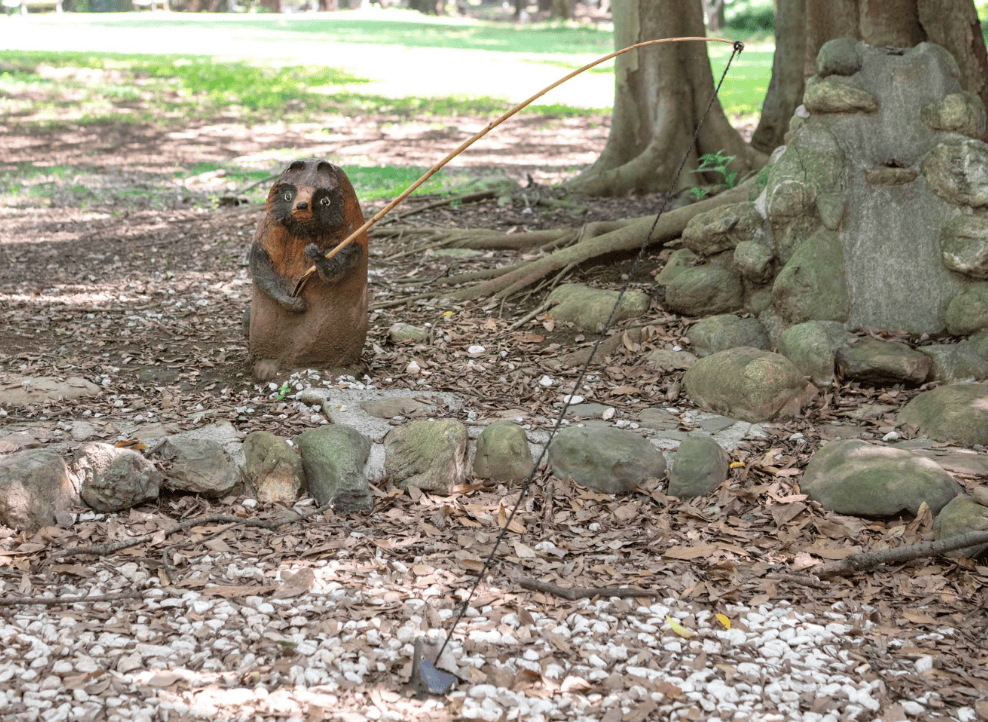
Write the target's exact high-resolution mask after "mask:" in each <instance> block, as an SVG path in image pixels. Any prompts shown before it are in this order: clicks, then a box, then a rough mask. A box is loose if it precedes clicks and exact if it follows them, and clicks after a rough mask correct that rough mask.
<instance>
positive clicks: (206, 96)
mask: <svg viewBox="0 0 988 722" xmlns="http://www.w3.org/2000/svg"><path fill="white" fill-rule="evenodd" d="M612 47H613V34H612V33H611V32H610V30H608V29H599V28H594V27H589V26H575V25H548V24H541V25H539V24H533V25H522V26H516V25H512V24H505V23H491V22H480V21H471V20H458V19H450V18H434V17H433V18H430V17H426V16H424V15H421V14H419V13H414V12H407V11H398V10H388V11H375V12H364V13H359V12H338V13H322V14H302V15H294V16H284V15H281V16H279V15H226V14H209V15H207V14H195V15H193V14H180V13H172V14H170V15H164V14H161V13H158V14H156V15H155V16H150V15H149V14H147V13H143V14H135V13H119V14H88V13H65V14H63V15H62V16H56V15H54V14H51V13H47V14H31V15H30V16H29V17H27V18H21V17H19V16H10V17H0V122H2V123H3V124H4V125H6V126H8V127H11V126H21V127H22V128H33V129H36V130H38V131H46V130H47V131H51V132H59V131H60V130H62V129H66V128H71V127H73V126H80V125H83V126H84V125H91V124H103V123H115V124H121V123H122V124H136V125H150V126H153V127H155V128H164V129H167V128H182V127H183V126H188V125H190V124H195V123H199V124H202V123H213V122H226V123H231V122H232V123H241V124H247V125H251V124H257V123H266V122H268V123H269V122H278V121H285V122H288V123H293V122H312V121H314V120H318V119H319V118H325V117H326V116H344V117H360V116H366V115H376V116H387V117H393V118H394V119H395V121H396V122H402V121H403V120H405V119H412V118H416V119H420V120H421V119H428V118H430V117H432V118H437V119H440V118H450V117H454V116H458V115H469V116H480V117H489V118H494V117H496V116H498V115H500V114H501V113H503V112H504V111H506V110H507V109H508V108H509V107H510V106H511V105H512V104H513V103H515V102H519V101H520V100H523V99H525V98H527V97H528V96H530V95H532V94H533V93H534V92H536V91H537V90H539V89H540V88H541V87H543V86H545V85H548V84H549V83H550V82H553V81H555V80H557V79H558V78H559V77H561V76H563V75H565V74H566V73H568V72H569V71H571V70H574V69H576V68H578V67H580V66H582V65H584V64H586V63H587V62H589V61H591V60H593V59H594V58H596V57H598V56H600V55H603V54H606V53H608V52H610V51H611V50H612ZM696 49H697V51H698V52H703V51H704V49H703V48H702V46H701V45H699V44H697V45H696ZM707 49H708V50H709V54H710V58H711V62H712V66H713V71H714V74H715V77H719V76H720V73H721V72H722V70H723V67H724V64H725V62H726V60H727V58H728V56H729V55H730V47H729V46H727V45H723V44H710V45H708V46H707ZM771 63H772V50H771V47H770V46H766V45H765V44H764V43H761V44H759V45H755V46H753V47H751V48H750V49H747V50H745V52H744V53H743V54H742V55H741V57H740V58H739V59H736V60H735V62H734V64H733V65H732V68H731V72H730V75H729V76H728V79H727V80H726V81H725V83H724V86H723V88H722V90H721V102H722V104H723V105H724V107H725V110H726V111H727V112H728V114H729V115H731V116H732V117H737V116H748V117H750V116H753V115H756V114H757V113H758V111H759V110H760V107H761V102H762V98H763V97H764V93H765V89H766V88H767V87H768V80H769V77H770V74H771ZM613 88H614V73H613V61H612V62H609V63H607V64H604V65H602V66H600V67H598V68H594V69H593V70H592V71H590V72H587V73H584V74H583V75H581V76H579V77H578V78H576V79H574V80H572V81H570V82H569V83H567V84H566V85H564V86H562V87H561V88H559V89H557V90H555V91H553V92H552V93H550V94H549V95H547V96H546V97H544V98H542V99H540V101H539V102H538V104H537V105H533V106H531V107H529V108H528V109H526V110H525V111H522V112H523V113H525V114H527V115H529V116H533V115H534V116H536V117H545V118H546V119H547V121H549V120H552V119H556V118H560V117H563V118H565V117H575V116H598V117H601V118H603V117H606V116H607V115H609V113H610V108H611V104H612V102H613V92H614V90H613ZM214 165H215V164H214ZM42 170H44V169H42ZM218 170H222V171H223V172H224V174H225V175H226V177H227V179H229V180H230V181H236V183H237V186H238V187H240V186H243V185H246V184H249V183H250V182H252V180H257V179H259V178H255V176H256V175H257V174H258V172H257V171H256V168H237V167H233V166H231V165H228V164H227V165H226V166H225V167H224V168H222V169H219V168H215V167H210V168H198V167H193V168H180V169H178V170H176V171H175V173H176V176H180V177H181V176H184V177H193V176H198V175H201V174H208V173H211V172H216V171H218ZM347 170H348V173H350V174H351V178H355V185H357V186H358V190H359V191H361V195H362V197H374V196H377V195H381V194H386V193H393V192H394V188H395V187H402V186H403V185H406V184H407V183H408V182H411V180H414V178H416V177H417V174H418V170H417V169H409V168H395V167H384V168H380V167H362V168H360V169H357V168H347ZM38 171H39V169H38V168H37V167H35V166H23V165H21V166H18V167H16V168H10V167H8V168H7V169H6V170H2V171H0V193H8V194H9V193H18V192H20V193H26V192H27V191H26V190H24V189H26V188H27V187H28V186H30V187H31V188H32V190H31V191H30V192H31V193H32V194H34V195H35V196H37V195H42V194H44V192H45V188H44V186H43V185H39V184H44V183H50V184H53V185H52V188H56V187H57V188H59V189H62V192H63V197H64V198H65V199H71V197H72V196H71V194H70V195H68V196H65V195H64V194H65V192H67V191H65V189H66V188H76V189H82V188H84V187H85V177H86V176H87V175H88V172H89V171H88V170H87V169H84V168H82V169H78V168H77V169H75V172H74V173H73V174H70V175H73V176H74V177H75V176H78V177H79V178H81V179H82V181H81V182H78V181H73V182H66V181H64V180H63V178H62V176H64V175H65V170H64V169H63V170H62V171H61V172H60V174H58V175H57V177H56V174H55V171H54V170H51V171H48V172H45V173H41V174H40V176H39V174H38ZM406 176H407V178H406ZM261 177H263V175H262V176H261ZM32 179H33V180H32ZM445 179H446V181H445V182H446V184H447V185H446V187H450V184H451V183H452V184H453V185H456V186H459V185H462V184H464V183H467V182H468V181H469V177H468V176H463V177H458V176H457V174H452V175H450V174H445ZM25 184H27V185H25ZM441 187H443V186H442V181H440V180H438V179H437V180H435V181H434V182H432V183H430V184H429V185H427V186H425V187H424V188H423V190H422V192H435V191H436V190H438V189H439V188H441ZM15 189H17V190H16V191H15ZM79 192H80V193H81V190H80V191H79ZM22 197H24V196H23V195H22ZM80 200H81V199H80ZM83 202H84V201H83Z"/></svg>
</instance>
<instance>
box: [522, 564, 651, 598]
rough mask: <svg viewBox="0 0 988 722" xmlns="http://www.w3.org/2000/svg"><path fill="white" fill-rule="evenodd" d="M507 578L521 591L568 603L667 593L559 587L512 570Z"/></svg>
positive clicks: (605, 588)
mask: <svg viewBox="0 0 988 722" xmlns="http://www.w3.org/2000/svg"><path fill="white" fill-rule="evenodd" d="M507 574H508V578H509V579H510V580H511V581H513V582H515V583H516V584H517V585H518V586H520V587H521V588H522V589H529V590H531V591H533V592H542V593H543V594H552V595H553V596H556V597H562V598H563V599H568V600H570V601H575V600H577V599H593V598H594V597H621V598H627V597H658V598H661V597H665V596H667V595H668V592H660V591H659V590H657V589H632V588H631V587H560V586H559V585H557V584H553V583H552V582H541V581H539V580H538V579H532V578H531V577H526V576H524V575H522V574H520V573H518V572H516V571H514V570H510V569H509V570H508V571H507Z"/></svg>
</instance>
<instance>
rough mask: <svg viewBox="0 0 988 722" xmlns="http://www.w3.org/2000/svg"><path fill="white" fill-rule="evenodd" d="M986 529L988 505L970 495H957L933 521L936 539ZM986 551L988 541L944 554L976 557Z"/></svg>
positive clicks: (987, 528) (987, 525)
mask: <svg viewBox="0 0 988 722" xmlns="http://www.w3.org/2000/svg"><path fill="white" fill-rule="evenodd" d="M985 530H988V506H982V505H981V504H979V503H978V502H977V501H975V500H974V499H972V498H971V497H969V496H955V497H954V498H953V499H952V500H951V501H950V503H949V504H947V506H945V507H944V508H943V509H941V510H940V513H939V514H937V518H936V519H935V520H934V521H933V538H934V539H935V540H936V541H940V540H941V539H946V538H948V537H952V536H956V535H958V534H968V533H970V532H978V531H985ZM985 551H988V543H986V544H978V545H976V546H971V547H964V548H962V549H955V550H954V551H951V552H947V553H946V554H945V555H944V556H948V557H968V558H969V559H974V558H975V557H977V556H980V555H981V554H983V553H984V552H985Z"/></svg>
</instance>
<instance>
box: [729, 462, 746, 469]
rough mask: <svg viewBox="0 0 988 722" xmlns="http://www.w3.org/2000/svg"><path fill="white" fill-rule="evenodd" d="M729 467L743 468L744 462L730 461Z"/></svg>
mask: <svg viewBox="0 0 988 722" xmlns="http://www.w3.org/2000/svg"><path fill="white" fill-rule="evenodd" d="M731 468H732V469H743V468H744V462H743V461H732V462H731Z"/></svg>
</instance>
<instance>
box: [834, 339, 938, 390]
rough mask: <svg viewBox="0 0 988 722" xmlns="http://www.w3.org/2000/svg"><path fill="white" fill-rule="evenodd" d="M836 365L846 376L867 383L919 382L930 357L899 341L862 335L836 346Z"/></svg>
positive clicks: (926, 371)
mask: <svg viewBox="0 0 988 722" xmlns="http://www.w3.org/2000/svg"><path fill="white" fill-rule="evenodd" d="M836 359H837V368H838V370H839V371H840V373H841V376H843V377H844V378H846V379H849V380H852V381H863V382H867V383H899V382H904V383H910V384H921V383H923V381H925V380H926V377H927V376H928V375H929V373H930V367H931V366H932V362H931V361H930V357H929V356H927V355H926V354H922V353H920V352H919V351H913V350H912V349H911V348H909V347H908V346H906V345H905V344H902V343H894V342H891V341H880V340H878V339H877V338H872V337H870V336H866V337H864V338H859V339H858V340H857V341H856V342H855V343H853V344H846V345H844V346H841V347H840V348H839V349H837V355H836Z"/></svg>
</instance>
